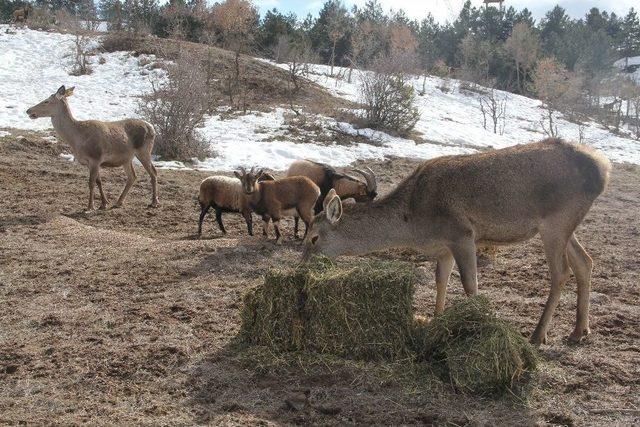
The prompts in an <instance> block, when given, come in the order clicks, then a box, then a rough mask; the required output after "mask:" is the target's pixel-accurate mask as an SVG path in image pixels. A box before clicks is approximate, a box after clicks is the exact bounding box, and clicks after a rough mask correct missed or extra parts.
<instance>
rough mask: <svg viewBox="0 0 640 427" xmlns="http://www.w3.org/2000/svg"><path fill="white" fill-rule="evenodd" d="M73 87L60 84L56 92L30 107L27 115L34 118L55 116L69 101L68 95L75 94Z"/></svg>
mask: <svg viewBox="0 0 640 427" xmlns="http://www.w3.org/2000/svg"><path fill="white" fill-rule="evenodd" d="M73 89H74V88H73V87H70V88H69V89H67V88H65V87H64V85H63V86H60V88H58V90H57V91H56V93H54V94H53V95H51V96H49V97H48V98H46V99H45V100H44V101H42V102H40V103H39V104H36V105H34V106H33V107H31V108H29V109H28V110H27V115H28V116H29V118H31V119H34V120H35V119H37V118H40V117H54V116H55V115H56V114H58V113H60V112H61V111H63V110H62V108H63V107H64V106H65V103H66V102H67V101H66V99H67V97H69V96H71V95H73Z"/></svg>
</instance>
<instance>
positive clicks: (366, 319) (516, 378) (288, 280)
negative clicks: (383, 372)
mask: <svg viewBox="0 0 640 427" xmlns="http://www.w3.org/2000/svg"><path fill="white" fill-rule="evenodd" d="M414 273H415V270H414V268H413V266H412V265H410V264H408V263H399V262H389V261H386V262H385V261H367V262H363V263H358V264H340V265H337V264H334V263H332V262H331V261H329V260H327V259H317V260H316V261H315V262H313V263H311V264H308V265H306V266H300V267H297V268H290V269H272V270H270V271H269V272H268V273H267V275H266V277H265V281H264V283H263V284H262V285H260V286H258V287H256V288H255V289H253V290H252V291H250V292H249V293H248V294H247V295H246V296H245V299H244V307H243V309H242V311H241V318H242V326H241V330H240V335H239V338H240V340H241V342H242V343H244V344H250V345H252V346H260V348H262V349H265V350H266V351H264V352H263V353H272V354H274V355H277V354H284V353H288V352H305V354H323V355H331V356H338V357H341V358H346V359H357V360H365V361H367V360H368V361H370V360H374V361H390V362H393V363H398V362H399V361H402V363H403V364H408V365H414V364H426V365H427V366H429V367H430V369H432V370H433V371H435V372H436V373H438V374H439V375H440V377H441V378H442V379H443V380H444V381H446V382H448V383H451V384H452V385H453V386H454V387H455V388H456V389H457V390H459V391H462V392H465V393H473V394H483V395H487V394H499V393H502V392H504V391H507V390H511V391H513V390H514V386H516V385H519V382H520V381H521V380H523V379H525V378H526V377H527V375H526V374H527V373H529V372H531V371H533V370H534V369H535V366H536V354H535V350H534V349H533V347H531V346H530V345H529V343H528V342H527V341H526V340H525V339H524V338H523V337H522V335H521V334H520V333H519V332H518V331H517V330H516V329H514V328H513V327H511V326H510V325H508V324H506V323H505V322H503V321H501V320H500V319H498V318H497V317H496V315H495V314H494V312H493V310H492V308H491V306H490V305H489V303H488V301H487V300H486V298H483V297H473V298H464V299H462V300H460V301H459V302H457V303H456V304H454V305H453V306H452V307H451V308H449V309H447V310H445V312H444V313H443V314H442V315H440V316H438V317H437V318H435V319H434V320H433V321H432V322H431V323H427V322H426V321H420V320H416V319H415V318H414V314H413V309H412V299H413V292H414V280H415V274H414ZM276 357H277V356H276ZM263 364H264V363H263Z"/></svg>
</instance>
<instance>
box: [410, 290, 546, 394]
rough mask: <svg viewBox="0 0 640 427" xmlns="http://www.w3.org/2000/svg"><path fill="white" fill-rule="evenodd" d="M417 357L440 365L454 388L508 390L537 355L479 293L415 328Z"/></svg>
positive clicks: (529, 369) (533, 365) (525, 373)
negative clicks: (419, 327) (422, 326)
mask: <svg viewBox="0 0 640 427" xmlns="http://www.w3.org/2000/svg"><path fill="white" fill-rule="evenodd" d="M416 342H417V344H418V345H417V347H418V352H419V354H420V359H421V360H425V361H428V362H430V363H432V364H433V365H434V366H435V367H437V368H439V370H440V372H441V374H442V376H443V379H444V380H448V381H450V382H451V384H452V385H453V386H454V387H455V388H456V389H457V390H459V391H462V392H467V393H473V394H484V395H487V394H499V393H503V392H505V391H513V390H514V387H516V386H518V385H519V384H521V380H523V379H525V378H526V377H527V376H528V374H529V373H531V372H532V371H534V370H535V368H536V365H537V354H536V351H535V349H534V348H533V347H532V346H531V345H530V344H529V342H528V341H527V340H526V339H525V338H524V337H523V336H522V335H521V334H520V332H519V331H518V330H516V329H515V328H514V327H513V326H511V325H509V324H507V323H506V322H504V321H503V320H501V319H499V318H498V317H497V316H496V315H495V313H494V311H493V310H492V308H491V306H490V304H489V302H488V300H487V299H486V298H485V297H482V296H476V297H472V298H464V299H461V300H460V301H458V302H456V303H455V304H454V305H453V306H452V307H450V308H448V309H447V310H445V312H444V313H443V314H442V315H440V316H438V317H436V318H435V319H434V320H433V321H432V322H431V323H429V324H428V325H426V326H424V328H422V330H419V331H418V335H417V336H416Z"/></svg>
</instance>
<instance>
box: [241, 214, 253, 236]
mask: <svg viewBox="0 0 640 427" xmlns="http://www.w3.org/2000/svg"><path fill="white" fill-rule="evenodd" d="M242 216H243V217H244V220H245V222H246V223H247V230H248V231H249V236H253V218H252V217H251V212H243V213H242Z"/></svg>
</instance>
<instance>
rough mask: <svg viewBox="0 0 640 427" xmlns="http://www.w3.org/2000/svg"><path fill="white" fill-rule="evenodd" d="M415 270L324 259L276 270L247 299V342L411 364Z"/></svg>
mask: <svg viewBox="0 0 640 427" xmlns="http://www.w3.org/2000/svg"><path fill="white" fill-rule="evenodd" d="M414 273H415V272H414V267H413V266H412V265H411V264H408V263H400V262H388V261H387V262H385V261H367V262H363V263H359V264H353V265H337V264H334V263H332V262H331V261H329V260H327V259H318V260H316V261H315V262H313V263H311V264H309V265H306V266H299V267H297V268H295V269H282V270H279V269H272V270H270V271H269V272H268V273H267V275H266V277H265V280H264V284H263V285H261V286H259V287H257V288H255V289H254V290H252V291H251V292H250V293H249V294H247V295H246V296H245V300H244V308H243V309H242V312H241V317H242V327H241V332H240V338H241V339H242V341H244V342H246V343H250V344H254V345H263V346H268V347H270V348H272V349H274V350H276V351H313V352H317V353H323V354H332V355H336V356H340V357H345V358H351V359H361V360H383V359H384V360H391V359H398V358H406V357H412V355H413V351H412V349H411V346H410V345H409V343H410V341H411V339H410V333H411V324H412V321H413V310H412V299H413V292H414V287H413V284H414V281H415V280H414Z"/></svg>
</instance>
